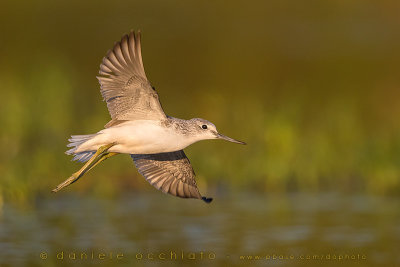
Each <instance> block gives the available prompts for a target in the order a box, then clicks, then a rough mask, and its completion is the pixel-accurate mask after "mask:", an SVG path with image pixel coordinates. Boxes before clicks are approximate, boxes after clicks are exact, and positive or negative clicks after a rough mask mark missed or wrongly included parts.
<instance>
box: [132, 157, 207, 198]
mask: <svg viewBox="0 0 400 267" xmlns="http://www.w3.org/2000/svg"><path fill="white" fill-rule="evenodd" d="M131 157H132V159H133V161H134V162H135V165H136V168H137V169H138V171H139V173H140V174H141V175H143V176H144V178H146V180H147V181H148V182H149V183H150V184H151V185H152V186H154V187H155V188H157V189H158V190H161V191H163V192H164V193H168V194H171V195H173V196H177V197H182V198H198V199H202V200H204V201H205V202H207V203H209V202H211V201H212V198H206V197H203V196H202V195H201V194H200V192H199V189H198V188H197V184H196V180H195V173H194V171H193V168H192V165H191V164H190V161H189V159H188V158H187V157H186V155H185V153H184V152H183V150H179V151H175V152H169V153H159V154H143V155H135V154H132V155H131Z"/></svg>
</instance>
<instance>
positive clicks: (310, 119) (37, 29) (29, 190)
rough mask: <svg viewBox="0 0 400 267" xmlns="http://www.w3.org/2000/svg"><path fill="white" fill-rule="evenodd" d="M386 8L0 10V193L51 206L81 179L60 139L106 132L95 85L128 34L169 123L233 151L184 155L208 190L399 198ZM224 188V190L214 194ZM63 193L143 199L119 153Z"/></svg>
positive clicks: (172, 4)
mask: <svg viewBox="0 0 400 267" xmlns="http://www.w3.org/2000/svg"><path fill="white" fill-rule="evenodd" d="M399 7H400V5H399V2H398V1H306V2H296V1H252V2H248V1H233V2H226V1H221V0H218V1H178V0H176V1H161V0H152V1H117V2H113V3H111V2H110V1H104V0H101V1H96V2H94V1H92V2H91V1H76V0H74V1H64V2H62V1H49V0H42V1H34V2H31V1H5V2H3V3H2V8H1V9H0V33H1V40H0V52H1V64H0V81H1V83H0V88H1V94H2V103H1V105H0V112H1V116H0V124H1V129H2V130H1V134H0V145H1V151H2V152H1V153H0V172H1V174H2V175H1V179H0V196H2V197H3V198H5V199H10V200H13V201H27V200H29V199H30V198H31V197H32V196H35V195H37V194H49V192H50V189H52V188H53V187H54V186H55V185H57V184H58V183H59V182H61V181H62V180H64V179H65V178H67V177H68V176H69V175H70V174H71V173H72V172H74V171H75V170H76V169H78V168H79V166H80V164H78V163H71V162H70V161H69V159H70V158H69V157H68V156H66V155H65V154H64V153H63V152H64V151H65V150H66V147H65V145H66V144H67V138H68V137H69V135H71V134H87V133H93V132H96V131H98V130H100V129H101V128H102V127H103V125H105V124H106V123H107V121H108V120H109V115H108V112H107V109H106V105H105V103H104V102H102V101H101V96H100V93H99V86H98V83H97V80H96V78H95V76H96V75H97V72H98V67H99V64H100V61H101V59H102V57H103V56H104V55H105V53H106V51H107V50H108V49H110V48H111V47H112V44H113V43H114V42H115V41H117V40H119V38H120V37H121V36H122V35H123V34H124V33H126V32H128V31H129V30H130V29H141V30H142V34H143V38H142V39H143V40H142V46H143V57H144V64H145V68H146V72H147V76H148V77H149V79H150V80H151V82H152V83H153V85H154V86H155V87H156V88H157V90H158V92H159V95H160V98H161V101H162V103H163V107H164V108H165V111H166V113H167V114H169V115H172V116H175V117H179V118H186V119H189V118H192V117H202V118H205V119H208V120H210V121H212V122H214V123H215V124H216V125H217V127H218V129H219V131H221V132H222V133H224V134H226V135H228V136H232V137H233V138H237V139H239V140H244V141H246V142H248V145H247V146H246V147H244V146H243V147H242V146H238V145H233V144H229V143H224V142H219V141H212V142H202V143H201V144H195V145H193V146H191V147H189V148H188V149H187V153H188V156H189V157H190V159H191V162H192V163H193V165H194V168H195V170H196V173H197V175H198V180H199V185H200V187H201V188H202V189H203V190H205V188H209V190H219V189H220V188H230V189H232V188H233V189H234V188H237V189H243V188H246V187H247V188H250V189H254V190H261V191H274V192H275V191H281V192H285V191H287V190H301V191H308V190H311V191H317V190H340V191H350V192H353V191H365V192H368V193H374V194H375V193H376V194H399V192H400V179H399V174H400V122H399V119H398V118H399V117H400V88H399V85H400V75H399V67H400V64H399V63H400V52H399V51H400V50H399V48H400V35H399V34H398V33H399V32H400V17H399V15H398V14H399V11H400V10H399ZM220 185H223V186H220ZM73 187H74V188H72V187H71V188H68V190H74V191H76V190H77V191H86V190H93V191H94V192H98V193H100V194H103V195H107V194H110V195H112V194H114V193H117V192H119V191H120V190H124V188H125V189H126V188H128V189H129V190H132V188H145V189H146V190H149V188H150V186H148V185H147V183H146V182H145V180H144V179H143V178H142V177H140V175H139V174H138V173H137V171H136V170H135V168H134V166H133V163H132V162H131V159H130V157H128V156H118V157H116V158H113V159H111V160H109V161H106V162H105V163H103V164H102V166H99V167H97V170H96V169H95V170H94V171H93V172H91V173H90V174H88V175H87V177H85V178H84V179H83V181H80V182H79V183H77V184H74V185H73Z"/></svg>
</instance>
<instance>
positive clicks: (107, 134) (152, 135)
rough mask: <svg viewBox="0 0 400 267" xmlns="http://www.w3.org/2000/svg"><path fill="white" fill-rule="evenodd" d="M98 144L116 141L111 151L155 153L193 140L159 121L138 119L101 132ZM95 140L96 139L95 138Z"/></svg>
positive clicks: (169, 149) (175, 147)
mask: <svg viewBox="0 0 400 267" xmlns="http://www.w3.org/2000/svg"><path fill="white" fill-rule="evenodd" d="M95 139H97V140H96V143H97V144H106V143H112V142H116V143H117V144H116V145H115V146H113V147H111V148H110V150H109V151H110V152H117V153H127V154H153V153H163V152H172V151H177V150H181V149H183V148H185V147H187V146H188V145H190V144H192V143H193V141H192V140H189V139H191V138H188V137H187V136H185V135H182V134H180V133H179V132H176V131H174V129H173V128H172V129H171V128H166V127H163V126H162V125H161V123H160V122H159V121H151V120H136V121H129V122H126V123H122V124H119V125H117V126H115V127H111V128H107V129H104V130H102V131H100V132H99V135H98V137H96V138H95ZM93 141H95V140H93Z"/></svg>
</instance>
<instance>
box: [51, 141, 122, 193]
mask: <svg viewBox="0 0 400 267" xmlns="http://www.w3.org/2000/svg"><path fill="white" fill-rule="evenodd" d="M114 145H115V143H111V144H108V145H104V146H101V147H99V149H97V151H96V153H95V154H94V155H93V156H92V157H91V158H90V159H89V160H88V161H87V162H86V164H85V165H83V167H82V168H81V169H80V170H79V171H77V172H75V173H73V174H72V175H71V177H69V178H68V179H67V180H65V181H64V182H62V183H61V184H59V185H57V187H56V188H54V189H53V190H52V192H54V193H56V192H58V191H60V190H61V189H63V188H64V187H66V186H68V185H70V184H72V183H74V182H76V181H77V180H78V179H79V178H81V177H82V176H83V175H84V174H85V173H87V172H88V171H90V170H91V169H93V168H94V167H95V166H97V165H98V164H99V163H100V162H102V161H104V160H106V159H108V158H109V157H112V156H114V155H116V154H118V153H114V152H108V150H109V149H110V148H111V147H112V146H114Z"/></svg>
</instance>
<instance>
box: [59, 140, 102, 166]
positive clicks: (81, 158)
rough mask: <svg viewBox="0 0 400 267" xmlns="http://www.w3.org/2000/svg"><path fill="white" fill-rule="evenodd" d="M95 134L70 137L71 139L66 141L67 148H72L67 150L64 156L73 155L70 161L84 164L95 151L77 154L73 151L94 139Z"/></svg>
mask: <svg viewBox="0 0 400 267" xmlns="http://www.w3.org/2000/svg"><path fill="white" fill-rule="evenodd" d="M96 135H97V134H86V135H71V138H70V139H68V141H69V142H70V143H69V144H68V145H67V147H72V148H71V149H69V150H67V151H66V152H65V154H67V155H75V157H74V158H73V159H72V160H77V161H80V162H86V161H88V160H89V159H90V158H91V157H92V156H93V155H94V153H96V151H83V152H78V153H76V152H75V151H76V150H77V148H78V147H79V146H80V145H82V144H83V143H85V142H86V141H89V140H90V139H92V138H93V137H95V136H96Z"/></svg>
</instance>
